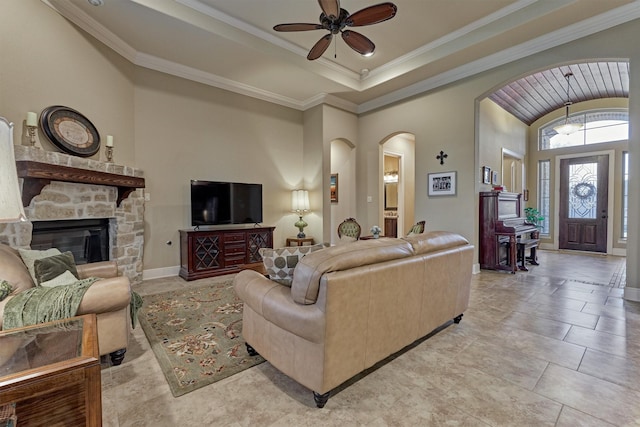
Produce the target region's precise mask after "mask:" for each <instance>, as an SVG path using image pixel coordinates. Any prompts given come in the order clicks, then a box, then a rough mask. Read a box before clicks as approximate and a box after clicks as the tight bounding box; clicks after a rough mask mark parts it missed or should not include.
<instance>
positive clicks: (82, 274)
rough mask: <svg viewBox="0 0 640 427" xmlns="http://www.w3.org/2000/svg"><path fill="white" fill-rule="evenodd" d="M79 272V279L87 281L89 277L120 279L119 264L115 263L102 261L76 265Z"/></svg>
mask: <svg viewBox="0 0 640 427" xmlns="http://www.w3.org/2000/svg"><path fill="white" fill-rule="evenodd" d="M76 269H77V270H78V278H79V279H86V278H88V277H103V278H105V279H106V278H109V277H118V264H117V263H116V262H115V261H100V262H92V263H89V264H80V265H76Z"/></svg>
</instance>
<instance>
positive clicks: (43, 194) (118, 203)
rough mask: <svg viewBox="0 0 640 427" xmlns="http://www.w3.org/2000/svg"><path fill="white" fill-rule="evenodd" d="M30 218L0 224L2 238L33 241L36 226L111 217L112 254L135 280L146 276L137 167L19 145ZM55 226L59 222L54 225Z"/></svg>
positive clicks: (18, 243)
mask: <svg viewBox="0 0 640 427" xmlns="http://www.w3.org/2000/svg"><path fill="white" fill-rule="evenodd" d="M14 148H15V156H16V163H17V166H18V176H19V177H20V183H21V185H22V195H23V201H24V204H25V213H26V215H27V218H28V221H27V222H20V223H9V224H0V241H1V242H4V243H7V244H9V245H10V246H12V247H14V248H28V247H31V244H32V232H33V226H34V223H36V222H42V221H46V224H47V227H48V228H51V224H52V223H55V222H56V221H60V222H61V224H63V223H65V222H67V221H66V220H85V219H103V220H106V221H108V233H107V234H108V236H109V237H108V239H109V242H108V243H109V244H108V248H109V249H108V258H109V259H110V260H115V261H117V263H118V270H119V271H120V273H121V274H123V275H126V276H127V277H129V279H130V280H131V282H132V283H139V282H141V281H142V256H143V248H144V190H143V187H144V179H143V173H142V171H141V170H139V169H135V168H130V167H126V166H121V165H115V164H113V163H105V162H100V161H97V160H92V159H85V158H81V157H75V156H70V155H68V154H64V153H58V152H53V151H45V150H43V149H39V148H34V147H26V146H15V147H14ZM54 228H55V227H54Z"/></svg>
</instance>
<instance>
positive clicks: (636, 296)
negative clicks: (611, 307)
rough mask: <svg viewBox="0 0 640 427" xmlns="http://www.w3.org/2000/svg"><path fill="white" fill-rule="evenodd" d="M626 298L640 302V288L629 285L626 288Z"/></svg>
mask: <svg viewBox="0 0 640 427" xmlns="http://www.w3.org/2000/svg"><path fill="white" fill-rule="evenodd" d="M624 299H626V300H629V301H636V302H640V288H631V287H629V286H627V287H626V288H624Z"/></svg>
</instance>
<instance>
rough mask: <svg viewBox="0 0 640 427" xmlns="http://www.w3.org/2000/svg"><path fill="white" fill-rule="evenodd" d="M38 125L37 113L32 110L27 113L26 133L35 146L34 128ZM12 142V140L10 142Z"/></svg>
mask: <svg viewBox="0 0 640 427" xmlns="http://www.w3.org/2000/svg"><path fill="white" fill-rule="evenodd" d="M37 127H38V114H37V113H34V112H33V111H29V112H28V113H27V133H28V134H29V142H30V143H31V146H32V147H35V146H36V129H37ZM12 143H13V142H12Z"/></svg>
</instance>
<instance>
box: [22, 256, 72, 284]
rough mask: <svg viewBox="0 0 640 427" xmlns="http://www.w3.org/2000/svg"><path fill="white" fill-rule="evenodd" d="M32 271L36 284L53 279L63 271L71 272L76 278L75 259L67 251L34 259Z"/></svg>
mask: <svg viewBox="0 0 640 427" xmlns="http://www.w3.org/2000/svg"><path fill="white" fill-rule="evenodd" d="M33 271H34V273H35V276H36V285H40V284H42V282H47V281H49V280H51V279H54V278H56V277H58V276H60V275H61V274H62V273H64V272H65V271H69V272H71V274H73V276H74V277H75V278H76V280H78V270H77V269H76V260H75V259H74V258H73V254H72V253H71V252H69V251H67V252H64V253H61V254H60V255H54V256H50V257H47V258H41V259H37V260H35V262H34V263H33Z"/></svg>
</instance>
